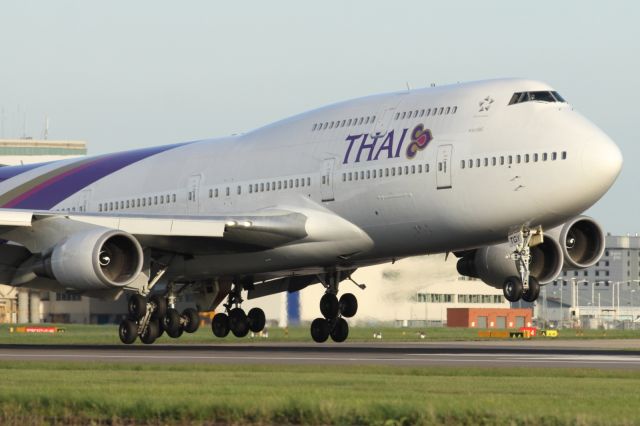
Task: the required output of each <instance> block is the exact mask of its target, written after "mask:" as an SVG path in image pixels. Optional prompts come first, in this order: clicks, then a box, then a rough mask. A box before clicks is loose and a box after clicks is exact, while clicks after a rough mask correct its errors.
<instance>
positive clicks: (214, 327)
mask: <svg viewBox="0 0 640 426" xmlns="http://www.w3.org/2000/svg"><path fill="white" fill-rule="evenodd" d="M229 330H230V328H229V317H228V316H227V314H224V313H219V314H216V315H215V316H214V317H213V320H212V321H211V331H213V335H214V336H216V337H220V338H222V337H227V335H228V334H229Z"/></svg>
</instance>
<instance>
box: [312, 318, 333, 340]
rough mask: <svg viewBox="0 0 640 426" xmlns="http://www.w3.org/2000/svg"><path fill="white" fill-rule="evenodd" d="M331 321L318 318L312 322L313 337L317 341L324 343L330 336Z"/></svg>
mask: <svg viewBox="0 0 640 426" xmlns="http://www.w3.org/2000/svg"><path fill="white" fill-rule="evenodd" d="M330 332H331V330H330V328H329V321H327V320H326V319H324V318H316V319H314V320H313V322H312V323H311V338H312V339H313V341H314V342H316V343H324V342H326V341H327V339H328V338H329V333H330Z"/></svg>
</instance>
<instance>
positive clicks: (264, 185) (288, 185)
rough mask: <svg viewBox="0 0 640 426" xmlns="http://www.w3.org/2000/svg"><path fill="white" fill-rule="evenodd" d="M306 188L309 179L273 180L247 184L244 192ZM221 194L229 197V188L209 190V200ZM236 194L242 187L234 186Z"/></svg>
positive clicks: (239, 193)
mask: <svg viewBox="0 0 640 426" xmlns="http://www.w3.org/2000/svg"><path fill="white" fill-rule="evenodd" d="M323 178H324V177H323ZM308 186H311V178H310V177H303V178H295V179H293V178H291V179H283V180H274V181H271V182H260V183H250V184H247V189H246V191H247V192H248V193H249V194H253V193H258V192H269V191H280V190H284V189H293V188H304V187H308ZM223 189H224V191H223ZM223 194H224V196H227V197H229V196H230V195H231V187H230V186H227V187H226V188H211V189H209V198H218V197H220V196H222V195H223ZM236 194H237V195H242V185H237V186H236Z"/></svg>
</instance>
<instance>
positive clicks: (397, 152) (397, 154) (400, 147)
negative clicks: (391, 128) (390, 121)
mask: <svg viewBox="0 0 640 426" xmlns="http://www.w3.org/2000/svg"><path fill="white" fill-rule="evenodd" d="M408 131H409V129H404V130H402V136H400V141H399V142H398V147H397V148H396V155H395V157H396V158H398V157H400V151H401V150H402V143H403V142H404V137H405V136H407V132H408Z"/></svg>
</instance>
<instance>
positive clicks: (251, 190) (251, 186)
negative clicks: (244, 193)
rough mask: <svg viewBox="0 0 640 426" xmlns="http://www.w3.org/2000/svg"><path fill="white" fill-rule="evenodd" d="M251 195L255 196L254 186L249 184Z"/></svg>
mask: <svg viewBox="0 0 640 426" xmlns="http://www.w3.org/2000/svg"><path fill="white" fill-rule="evenodd" d="M249 194H253V185H251V184H249Z"/></svg>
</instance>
